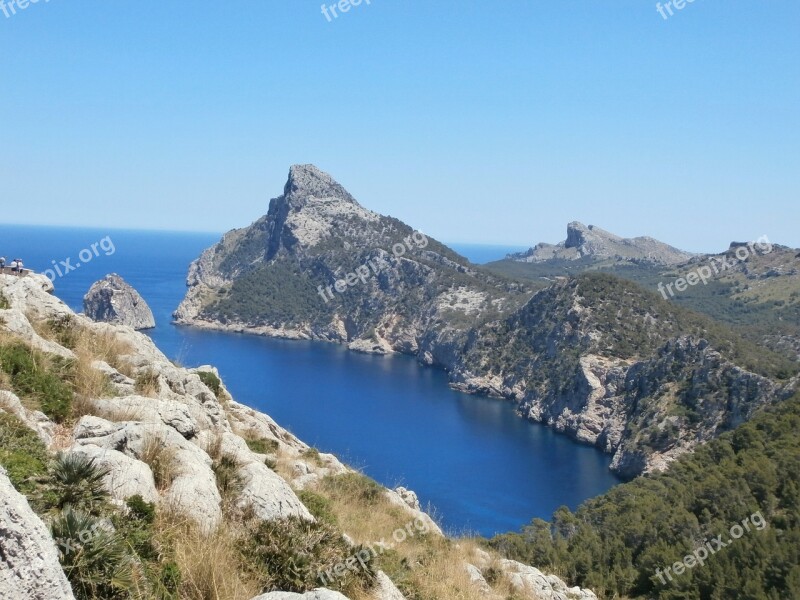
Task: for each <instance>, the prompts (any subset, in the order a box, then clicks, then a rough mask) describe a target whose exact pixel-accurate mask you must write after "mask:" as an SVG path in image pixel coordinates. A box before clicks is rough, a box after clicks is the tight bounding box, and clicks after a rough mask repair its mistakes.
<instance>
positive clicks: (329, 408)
mask: <svg viewBox="0 0 800 600" xmlns="http://www.w3.org/2000/svg"><path fill="white" fill-rule="evenodd" d="M106 235H109V236H110V237H111V239H112V240H113V242H114V245H115V248H116V252H115V253H114V254H113V255H111V256H105V255H100V256H98V257H96V258H95V259H93V260H92V261H91V262H87V263H85V264H84V265H82V267H81V268H80V269H78V270H75V271H72V272H70V273H68V274H66V275H65V276H64V277H63V278H59V279H56V281H55V286H56V295H58V296H59V297H60V298H62V299H63V300H64V301H65V302H67V304H69V305H70V306H71V307H72V308H74V309H76V310H81V301H82V297H83V294H84V293H85V292H86V290H88V288H89V286H90V285H91V283H92V282H94V281H95V280H97V279H99V278H101V277H102V276H103V275H105V274H106V273H110V272H116V273H119V274H120V275H122V277H124V278H125V279H126V280H127V281H128V282H129V283H130V284H131V285H133V286H134V287H135V288H136V289H137V290H138V291H139V293H140V294H141V295H142V296H143V297H144V298H145V300H146V301H147V302H148V303H149V304H150V306H151V308H152V309H153V313H154V315H155V317H156V322H157V327H156V329H154V330H151V331H150V332H148V335H150V336H151V337H152V339H153V340H154V341H155V343H156V344H157V345H158V346H159V348H161V350H162V351H164V352H165V353H166V354H167V355H168V356H169V357H170V358H172V359H174V360H177V361H178V362H180V363H181V364H183V365H186V366H197V365H200V364H213V365H215V366H216V367H218V368H219V370H220V374H221V376H222V378H223V380H224V381H225V384H226V385H227V386H228V388H229V389H230V391H231V393H232V394H233V396H234V397H235V398H236V400H237V401H238V402H241V403H243V404H247V405H248V406H251V407H253V408H255V409H257V410H261V411H263V412H266V413H267V414H269V415H270V416H272V417H273V418H274V419H275V420H276V421H277V422H278V423H280V424H281V425H282V426H283V427H286V428H287V429H289V430H291V431H292V432H293V433H294V434H296V435H297V436H298V437H299V438H300V439H302V440H304V441H305V442H307V443H309V444H312V445H314V446H316V447H317V448H319V449H320V450H321V451H324V452H333V453H334V454H337V455H338V456H339V457H340V458H341V459H342V460H344V461H346V462H348V463H350V464H352V465H353V466H355V467H358V468H361V469H363V471H364V472H365V473H366V474H368V475H369V476H371V477H373V478H375V479H377V480H378V481H380V482H381V483H382V484H384V485H387V486H390V487H394V486H397V485H404V486H406V487H409V488H411V489H413V490H415V491H416V492H417V494H418V495H419V497H420V501H421V502H422V503H423V505H425V506H429V507H431V509H432V511H433V513H434V515H435V516H436V518H437V520H438V521H439V522H440V523H441V524H442V525H443V527H444V528H445V529H446V530H447V531H448V532H449V533H453V534H466V533H477V534H480V535H485V536H491V535H494V534H495V533H500V532H505V531H509V530H517V529H519V528H520V527H521V526H522V525H525V524H527V523H529V522H530V520H531V519H532V518H534V517H539V518H543V519H549V518H550V516H551V515H552V513H553V511H554V510H555V509H557V508H558V507H559V506H561V505H566V506H569V507H570V508H573V509H574V508H575V507H576V506H577V505H578V504H580V503H581V502H582V501H584V500H586V499H588V498H591V497H593V496H596V495H598V494H601V493H603V492H605V491H606V490H608V489H609V488H610V487H612V486H613V485H615V484H616V483H618V482H619V480H618V479H617V478H616V477H615V476H614V475H613V474H612V473H611V472H610V471H609V470H608V466H609V464H610V461H611V457H610V456H608V455H605V454H603V453H602V452H600V451H599V450H597V449H595V448H592V447H589V446H585V445H581V444H578V443H576V442H574V441H572V440H570V439H569V438H567V437H565V436H562V435H559V434H556V433H555V432H553V431H552V430H550V429H549V428H547V427H545V426H543V425H539V424H535V423H530V422H527V421H525V420H523V419H521V418H520V417H518V416H517V415H516V414H515V412H514V407H513V406H512V405H511V404H510V403H508V402H505V401H500V400H494V399H488V398H481V397H477V396H471V395H468V394H463V393H460V392H456V391H454V390H452V389H450V388H449V387H448V385H447V375H446V374H445V373H444V372H442V371H439V370H435V369H431V368H427V367H422V366H420V365H418V364H417V362H416V361H415V360H414V359H413V358H411V357H406V356H390V357H379V356H369V355H362V354H357V353H354V352H350V351H348V350H346V349H345V348H343V347H341V346H336V345H333V344H325V343H322V342H303V341H287V340H275V339H270V338H264V337H257V336H250V335H238V334H230V333H222V332H214V331H205V330H198V329H192V328H185V327H176V326H174V325H172V323H171V313H172V311H173V310H174V309H175V307H177V305H178V303H179V302H180V300H181V298H182V296H183V294H184V292H185V289H186V288H185V284H184V281H185V277H186V271H187V268H188V265H189V263H190V262H191V260H193V259H194V258H196V257H197V256H198V255H199V253H200V251H201V250H202V249H204V248H206V247H208V246H209V245H211V244H212V243H213V242H214V241H216V240H217V239H218V235H216V234H185V233H170V232H141V231H114V230H111V231H109V230H88V229H60V228H58V229H56V228H41V227H11V226H7V225H3V226H0V239H2V240H3V245H4V249H3V251H4V252H6V253H10V254H15V256H16V255H18V256H21V257H22V258H23V259H24V260H25V264H26V266H29V267H31V268H33V269H35V270H38V271H42V270H44V269H46V268H48V267H49V266H50V265H51V261H52V260H53V259H62V258H64V257H68V256H77V254H78V253H79V252H80V250H81V249H82V248H85V247H86V246H87V245H89V244H90V243H91V242H93V241H96V240H98V239H102V238H103V237H105V236H106Z"/></svg>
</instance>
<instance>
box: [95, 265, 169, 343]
mask: <svg viewBox="0 0 800 600" xmlns="http://www.w3.org/2000/svg"><path fill="white" fill-rule="evenodd" d="M83 311H84V313H85V314H86V316H87V317H89V318H90V319H92V320H93V321H97V322H103V323H113V324H115V325H127V326H128V327H133V328H134V329H136V330H139V329H152V328H153V327H155V326H156V321H155V319H154V318H153V311H151V310H150V307H149V306H148V305H147V302H145V301H144V298H142V297H141V296H140V295H139V292H137V291H136V290H135V289H133V287H131V286H130V284H128V283H127V282H126V281H125V280H124V279H122V277H120V276H119V275H117V274H116V273H112V274H110V275H106V276H105V277H104V278H103V279H101V280H99V281H96V282H95V283H93V284H92V287H90V288H89V291H88V292H87V294H86V296H84V298H83Z"/></svg>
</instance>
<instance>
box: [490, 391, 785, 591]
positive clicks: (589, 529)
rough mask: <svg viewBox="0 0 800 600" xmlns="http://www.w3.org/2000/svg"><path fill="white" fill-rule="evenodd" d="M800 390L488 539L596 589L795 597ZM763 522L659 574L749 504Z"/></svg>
mask: <svg viewBox="0 0 800 600" xmlns="http://www.w3.org/2000/svg"><path fill="white" fill-rule="evenodd" d="M798 436H800V396H796V397H795V398H793V399H791V400H787V401H785V402H783V403H781V404H779V405H777V406H775V407H773V408H771V409H769V410H768V411H766V412H764V413H763V414H760V415H759V416H757V417H755V418H754V419H753V420H751V421H750V422H748V423H746V424H744V425H741V426H740V427H739V428H737V429H736V430H734V431H732V432H729V433H726V434H724V435H723V436H721V437H720V438H718V439H717V440H714V441H712V442H709V443H708V444H707V445H706V446H703V447H701V448H700V449H699V450H698V451H697V452H696V453H695V454H693V455H689V456H685V457H683V458H682V459H680V460H679V461H677V462H676V463H675V464H674V465H673V466H672V467H671V468H670V470H669V471H668V472H666V473H663V474H659V475H654V476H646V477H642V478H639V479H637V480H635V481H633V482H630V483H626V484H623V485H620V486H617V487H616V488H614V489H612V490H611V491H610V492H608V493H606V494H604V495H603V496H600V497H598V498H595V499H593V500H590V501H588V502H586V503H585V504H583V505H582V506H581V507H580V508H579V509H578V510H577V511H576V512H575V513H572V512H570V511H569V510H568V509H567V508H561V509H559V510H558V511H557V512H556V513H555V515H554V516H553V521H552V522H551V523H546V522H544V521H541V520H536V521H534V522H533V523H532V524H531V525H530V526H528V527H526V528H525V529H524V530H523V532H522V533H520V534H508V535H503V536H499V537H497V538H494V539H493V540H492V541H491V545H492V546H493V547H494V548H497V549H499V550H501V551H502V552H503V553H506V554H509V555H511V556H512V558H516V559H518V560H521V561H524V562H528V563H530V564H534V565H536V566H537V567H539V568H542V569H545V570H548V569H549V570H551V571H552V572H555V573H557V574H559V575H561V576H563V577H565V578H566V579H567V580H569V581H571V582H573V583H576V584H579V585H581V586H584V587H588V588H591V589H593V590H594V591H595V592H597V593H598V594H600V595H601V596H602V597H603V598H609V599H610V598H655V599H658V600H678V599H685V598H692V599H699V600H723V599H727V598H740V599H746V600H785V599H787V598H800V446H799V445H798V443H797V440H798ZM759 511H760V512H761V514H762V515H763V517H764V519H765V520H766V521H767V523H768V526H767V527H766V528H764V529H763V530H761V531H758V530H755V529H753V530H752V531H750V532H748V533H746V534H745V535H744V536H743V537H741V538H740V539H738V540H735V541H734V542H733V543H732V544H730V546H729V547H727V548H724V549H721V550H719V551H718V552H717V553H716V554H713V555H712V556H711V557H709V558H708V560H707V561H706V564H705V565H704V566H702V567H699V566H698V567H696V568H694V569H693V570H689V571H687V572H686V573H684V574H683V575H680V576H679V577H675V578H674V581H672V582H669V581H666V584H663V583H662V582H661V581H660V580H659V578H658V577H656V569H657V568H661V569H662V570H663V569H664V568H665V567H668V566H671V565H673V564H674V563H675V562H676V561H681V560H682V559H683V557H684V556H686V555H687V554H691V553H692V551H693V550H694V549H695V548H697V547H699V546H701V545H703V543H704V540H710V539H713V538H714V537H715V536H716V535H718V534H723V535H724V536H725V538H728V537H729V536H728V532H729V530H730V528H731V527H732V526H733V525H735V524H737V523H741V521H742V520H743V519H745V518H747V517H749V516H751V515H752V514H754V513H756V512H759Z"/></svg>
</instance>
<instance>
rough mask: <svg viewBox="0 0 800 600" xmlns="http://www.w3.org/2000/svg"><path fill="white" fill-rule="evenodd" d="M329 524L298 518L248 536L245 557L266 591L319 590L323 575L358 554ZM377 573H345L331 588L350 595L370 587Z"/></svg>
mask: <svg viewBox="0 0 800 600" xmlns="http://www.w3.org/2000/svg"><path fill="white" fill-rule="evenodd" d="M358 550H359V548H351V547H350V545H349V544H348V543H347V542H346V541H345V540H344V538H343V537H342V535H341V534H340V533H339V532H337V531H336V530H335V529H334V528H333V527H331V526H330V525H328V524H326V523H321V522H316V523H311V522H309V521H305V520H303V519H299V518H297V517H290V518H288V519H281V520H277V521H265V522H262V523H260V524H259V525H258V526H256V527H255V528H254V530H253V531H252V534H251V535H250V536H249V538H248V540H247V542H246V544H245V547H244V555H245V558H246V560H247V561H248V564H249V565H250V567H251V568H252V569H253V570H254V572H255V574H256V575H257V577H258V578H259V580H260V581H261V582H262V586H263V589H264V591H277V590H281V591H290V592H298V593H303V592H307V591H309V590H313V589H315V588H317V587H320V585H321V583H320V579H319V577H320V575H321V574H322V573H325V572H326V571H331V572H332V570H333V569H335V568H336V566H337V565H339V564H344V563H345V561H347V559H348V558H350V557H351V556H353V555H354V554H355V553H356V552H358ZM374 577H375V573H374V572H373V570H372V569H371V568H370V566H369V563H367V568H366V569H358V570H355V571H350V570H348V571H346V572H345V574H344V575H343V576H342V577H340V578H338V579H334V580H333V581H332V582H331V583H329V584H328V586H329V587H331V588H332V589H336V590H339V591H341V592H343V593H345V594H347V595H350V593H352V592H356V591H364V590H367V589H369V588H370V587H371V585H372V583H373V580H374Z"/></svg>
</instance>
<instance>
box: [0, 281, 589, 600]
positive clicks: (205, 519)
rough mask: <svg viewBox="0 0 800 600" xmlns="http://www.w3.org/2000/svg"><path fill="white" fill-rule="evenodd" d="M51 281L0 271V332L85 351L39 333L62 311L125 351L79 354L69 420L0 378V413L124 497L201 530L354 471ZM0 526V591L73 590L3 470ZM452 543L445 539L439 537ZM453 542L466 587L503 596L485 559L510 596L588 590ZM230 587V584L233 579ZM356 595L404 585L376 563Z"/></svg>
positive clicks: (386, 596) (406, 505) (295, 513)
mask: <svg viewBox="0 0 800 600" xmlns="http://www.w3.org/2000/svg"><path fill="white" fill-rule="evenodd" d="M51 291H52V286H51V284H50V283H49V281H48V280H47V279H46V278H44V277H40V276H36V275H32V276H29V277H24V278H19V277H10V276H3V275H0V294H2V297H3V298H4V299H5V302H6V305H8V306H10V308H7V309H0V333H1V334H2V335H3V336H10V337H6V338H3V339H4V340H5V341H9V340H10V342H13V343H17V342H18V341H23V342H24V343H25V344H27V345H29V346H30V347H32V348H36V349H37V350H38V351H41V352H43V353H45V354H46V355H47V356H53V357H59V358H58V360H60V359H66V360H83V357H82V355H81V352H80V351H79V350H77V349H73V348H70V347H68V346H69V344H66V345H62V344H61V343H60V342H62V341H63V342H65V343H66V339H68V338H66V337H63V336H62V338H59V337H58V336H56V337H55V338H54V339H50V338H51V336H49V335H46V334H45V333H46V331H52V330H51V329H47V327H52V324H53V323H55V324H61V326H62V329H60V330H58V331H61V332H62V333H63V331H64V329H63V324H64V323H65V322H69V323H71V324H72V326H73V327H74V328H76V330H80V331H83V332H87V333H88V334H89V335H92V336H97V337H96V339H99V340H103V341H104V343H108V344H111V343H113V344H117V345H118V347H119V348H121V349H122V350H123V351H122V352H121V354H120V356H119V357H118V360H111V359H110V358H109V360H110V361H111V362H114V365H113V366H112V364H110V363H109V362H107V361H104V360H100V359H99V358H97V359H96V360H94V362H93V363H92V364H91V369H90V372H93V373H95V374H98V375H99V376H102V377H103V378H105V379H104V380H105V381H106V386H105V387H104V388H103V389H104V390H105V391H104V393H102V394H98V395H97V396H96V397H91V398H82V399H81V405H80V413H78V414H76V415H75V418H74V421H72V420H70V419H67V420H66V421H63V422H61V423H56V422H54V421H52V420H51V419H49V418H48V417H47V416H46V415H45V414H43V413H42V412H40V411H39V410H36V408H35V407H31V406H30V402H29V401H25V402H23V401H21V400H20V398H19V397H18V396H17V395H16V394H15V393H14V392H13V391H12V390H8V389H6V390H2V391H0V396H1V397H0V415H13V418H15V419H18V420H19V421H20V422H21V423H23V424H24V425H25V426H26V427H28V428H30V430H31V431H32V432H34V433H35V435H36V436H37V437H38V438H39V439H40V440H41V441H42V442H43V443H44V444H45V445H46V446H47V448H49V450H50V451H51V452H53V453H55V452H60V453H61V456H62V457H63V456H83V457H88V458H90V459H93V460H94V463H95V464H96V465H97V466H99V467H101V468H103V469H105V470H106V471H107V472H106V475H105V476H104V478H103V485H104V487H105V489H106V490H107V493H109V494H110V497H111V499H112V500H113V501H114V502H115V503H117V504H118V505H119V506H121V507H124V506H125V502H126V501H127V500H129V499H130V498H131V497H135V496H138V497H140V499H141V500H143V501H145V502H152V503H154V504H155V505H156V506H157V507H158V510H162V511H169V512H170V513H174V514H176V515H182V516H183V518H185V519H189V520H191V521H193V522H194V523H195V526H196V527H198V528H199V529H200V530H201V531H202V532H204V535H208V536H214V535H215V533H214V532H215V531H219V530H220V529H225V528H227V527H232V526H233V525H232V522H231V520H230V519H231V516H230V515H232V514H236V515H248V517H247V518H249V519H254V520H255V521H261V522H265V523H269V522H280V521H282V520H285V519H299V520H300V521H307V522H313V521H315V520H316V519H317V518H316V517H315V516H313V515H312V513H311V511H310V510H309V509H308V508H307V506H306V505H305V504H304V503H303V502H302V501H301V500H300V497H299V494H302V493H304V490H313V489H318V488H319V486H320V485H321V484H323V483H324V482H326V481H330V478H335V477H337V476H345V475H347V474H348V473H351V474H353V473H354V472H353V471H352V470H351V469H349V468H348V467H347V466H345V465H343V464H342V463H341V462H340V461H338V460H337V459H336V457H334V456H332V455H327V454H320V453H318V452H316V451H314V450H313V449H311V448H309V446H307V445H306V444H305V443H303V442H302V441H301V440H299V439H297V438H296V437H295V436H294V435H292V434H291V433H290V432H288V431H286V430H285V429H283V428H282V427H280V426H279V425H278V424H277V423H275V422H274V421H273V420H272V419H271V418H270V417H268V416H267V415H264V414H262V413H259V412H257V411H255V410H253V409H250V408H248V407H246V406H243V405H241V404H238V403H237V402H235V400H234V399H233V398H232V397H231V396H230V394H229V393H228V391H227V390H226V389H225V387H224V385H223V384H222V382H221V381H220V380H219V378H218V374H217V373H216V371H215V370H214V369H213V368H212V367H200V368H197V369H186V368H183V367H179V366H176V365H174V364H173V363H172V362H170V361H169V360H168V359H167V358H166V357H165V356H164V355H163V354H162V353H161V352H160V351H159V350H158V348H157V347H156V346H155V345H154V344H153V342H152V341H151V340H150V339H149V338H148V337H146V336H144V335H142V334H140V333H138V332H135V331H134V330H133V329H132V328H130V327H126V326H119V325H110V324H106V323H95V322H92V321H91V320H89V319H86V318H84V317H82V316H80V315H75V314H74V313H73V312H72V311H71V310H70V309H69V308H68V307H67V306H66V305H64V304H63V303H61V302H60V301H59V300H58V299H57V298H55V297H54V296H52V294H51ZM93 339H95V338H93ZM54 360H55V359H54ZM11 383H12V385H13V379H12V380H11ZM26 404H28V406H26ZM254 442H257V444H255V443H254ZM254 448H255V449H254ZM154 455H155V456H162V457H163V456H165V455H168V456H169V457H170V461H171V464H172V469H171V471H170V475H169V477H166V476H165V474H164V473H163V472H162V468H163V462H162V463H160V464H156V463H154V462H153V456H154ZM220 457H222V458H224V459H225V460H226V461H228V464H230V465H235V469H236V476H237V478H238V480H239V481H240V483H241V486H240V487H239V488H236V489H235V493H234V494H233V495H232V496H231V495H230V493H227V492H226V490H225V489H223V488H221V487H220V479H219V474H218V468H219V464H220ZM381 495H382V496H383V498H385V502H386V506H387V507H394V508H393V509H391V510H393V511H400V513H398V514H401V515H403V514H404V515H406V516H405V517H401V518H404V519H406V520H413V521H414V523H416V524H418V526H419V527H421V528H424V530H425V531H426V532H428V533H429V534H430V535H433V536H435V537H438V538H441V540H442V542H441V543H443V544H445V545H444V546H442V547H443V548H444V547H447V546H448V545H451V543H450V542H447V540H445V539H444V538H442V537H441V536H442V532H441V530H440V529H439V528H438V526H437V525H436V524H435V523H434V522H433V520H432V519H431V518H430V517H429V516H428V515H427V514H425V513H424V512H422V510H420V506H419V502H418V501H417V500H416V495H415V494H414V493H413V492H410V491H409V490H405V489H403V488H398V489H397V490H387V489H381ZM311 497H312V498H314V497H318V496H314V495H312V496H311ZM380 506H383V505H382V504H381V505H380ZM370 510H372V509H370ZM341 525H342V528H343V531H344V532H345V533H347V532H348V531H349V530H350V529H351V526H353V527H355V528H356V529H358V528H357V527H356V526H357V525H358V524H356V523H349V524H348V523H342V524H341ZM0 531H2V532H4V539H9V540H13V543H12V542H9V544H12V545H9V544H7V542H6V541H4V542H3V548H4V554H3V555H2V556H0V595H2V596H3V597H12V596H13V597H20V598H36V599H39V598H41V599H42V600H45V599H46V600H58V599H60V598H72V597H73V595H72V591H71V590H70V589H69V586H68V585H65V583H66V580H65V579H64V576H63V573H62V572H61V568H60V566H59V564H58V557H59V548H58V547H56V545H55V541H54V540H53V539H52V538H51V537H49V534H48V532H47V530H46V528H45V527H44V525H43V523H42V522H41V520H40V519H39V517H37V516H36V515H35V514H34V513H33V511H31V510H30V507H29V506H28V504H27V502H26V501H25V498H24V497H23V496H21V495H20V494H18V493H17V492H16V491H15V490H14V489H13V488H12V487H11V484H10V482H9V480H8V477H7V476H6V474H5V472H4V471H1V470H0ZM385 533H386V534H387V535H388V534H390V533H391V532H385ZM366 541H367V540H360V541H359V543H365V542H366ZM437 544H438V542H437ZM12 546H13V547H12ZM437 547H438V546H437ZM456 547H457V546H456ZM355 548H356V547H355V546H354V551H355ZM451 551H454V550H452V549H451V550H448V552H451ZM457 556H463V557H464V558H459V559H458V560H461V561H463V562H462V566H461V569H462V571H461V573H462V574H461V575H460V576H459V581H462V580H463V581H462V583H461V584H463V585H465V586H467V587H466V588H465V589H467V590H468V591H469V595H467V596H464V597H465V598H472V597H473V596H474V597H475V598H478V597H482V598H498V599H499V598H501V597H503V596H502V595H498V594H499V592H498V591H496V590H495V589H494V587H493V586H495V585H497V582H496V581H495V582H494V583H493V584H492V585H489V584H488V583H487V581H486V579H485V578H484V576H483V573H484V572H488V570H492V572H493V573H496V572H497V569H499V572H500V573H502V574H503V575H502V576H501V578H500V579H501V580H502V583H503V585H504V586H506V587H508V589H511V590H514V592H515V593H516V594H517V595H518V596H517V597H520V598H529V599H539V598H547V599H551V600H568V599H575V598H578V599H584V600H591V599H593V598H595V596H594V594H592V593H591V592H589V591H586V590H580V589H578V588H568V586H566V585H565V584H564V583H563V582H561V581H560V580H559V579H557V578H555V577H552V576H545V575H544V574H542V573H541V572H539V571H537V570H536V569H534V568H532V567H528V566H525V565H521V564H519V563H514V562H512V561H505V562H502V559H501V558H499V557H496V556H492V555H489V554H487V553H486V552H484V551H480V550H477V549H475V550H474V551H471V550H470V551H467V550H464V551H463V552H461V553H460V554H457ZM495 579H496V576H495ZM464 582H466V583H464ZM461 584H459V585H461ZM509 586H510V587H509ZM20 593H22V594H23V595H22V596H20V595H19V594H20ZM14 594H16V595H14ZM181 597H183V596H181ZM186 597H193V596H186ZM219 597H223V596H219ZM231 597H236V598H239V597H242V596H241V593H239V595H233V596H231ZM366 597H367V596H359V597H358V599H359V600H360V599H361V598H366ZM368 597H369V598H373V599H375V600H402V598H404V596H403V594H402V592H401V591H400V590H399V589H398V588H397V587H396V586H395V585H394V584H393V583H392V581H391V579H390V578H389V577H387V576H386V575H385V574H383V573H381V572H378V573H377V574H376V585H375V587H374V589H373V590H371V591H370V595H369V596H368ZM248 598H249V596H248ZM259 598H263V599H271V598H317V599H320V600H324V599H333V598H345V596H342V595H341V594H338V593H337V592H334V591H330V590H325V589H319V590H316V591H313V592H308V593H306V594H296V593H284V592H270V593H267V594H266V595H264V596H260V597H259ZM354 598H355V597H354Z"/></svg>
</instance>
